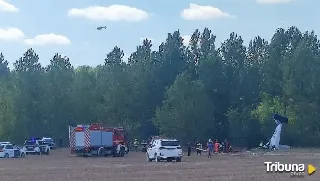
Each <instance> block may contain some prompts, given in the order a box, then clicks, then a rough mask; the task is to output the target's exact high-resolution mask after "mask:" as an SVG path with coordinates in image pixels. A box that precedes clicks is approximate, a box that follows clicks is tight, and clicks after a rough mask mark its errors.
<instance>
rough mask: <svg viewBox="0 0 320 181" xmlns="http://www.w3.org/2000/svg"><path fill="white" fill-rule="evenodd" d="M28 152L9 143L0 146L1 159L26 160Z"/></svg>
mask: <svg viewBox="0 0 320 181" xmlns="http://www.w3.org/2000/svg"><path fill="white" fill-rule="evenodd" d="M25 156H26V151H25V150H24V149H21V148H19V147H18V146H16V145H13V144H11V143H9V142H6V143H3V142H2V144H0V158H18V157H21V158H24V157H25Z"/></svg>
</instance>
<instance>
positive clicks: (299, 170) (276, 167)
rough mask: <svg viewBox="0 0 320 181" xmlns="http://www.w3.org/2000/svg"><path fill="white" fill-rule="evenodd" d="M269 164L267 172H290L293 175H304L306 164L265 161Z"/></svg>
mask: <svg viewBox="0 0 320 181" xmlns="http://www.w3.org/2000/svg"><path fill="white" fill-rule="evenodd" d="M264 164H265V165H266V166H267V172H268V173H270V172H278V173H283V172H286V173H290V174H291V176H304V175H305V165H304V164H287V163H285V164H282V163H280V162H264Z"/></svg>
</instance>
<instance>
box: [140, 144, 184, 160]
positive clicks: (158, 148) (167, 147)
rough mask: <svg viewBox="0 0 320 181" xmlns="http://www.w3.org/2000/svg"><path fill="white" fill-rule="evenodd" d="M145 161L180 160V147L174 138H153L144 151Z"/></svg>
mask: <svg viewBox="0 0 320 181" xmlns="http://www.w3.org/2000/svg"><path fill="white" fill-rule="evenodd" d="M146 159H147V161H149V162H151V161H153V160H154V161H156V162H160V161H162V160H166V161H168V162H171V161H173V160H175V161H176V162H181V160H182V148H181V146H180V143H179V141H178V140H176V139H154V140H153V141H152V142H151V144H150V145H149V146H148V149H147V153H146Z"/></svg>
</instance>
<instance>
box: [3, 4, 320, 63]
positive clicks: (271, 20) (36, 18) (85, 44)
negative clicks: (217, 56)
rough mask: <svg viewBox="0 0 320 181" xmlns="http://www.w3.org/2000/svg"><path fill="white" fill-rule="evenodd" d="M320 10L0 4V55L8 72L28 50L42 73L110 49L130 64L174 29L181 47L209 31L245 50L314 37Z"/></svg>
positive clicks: (98, 58) (100, 58) (319, 30)
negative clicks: (288, 31) (279, 36)
mask: <svg viewBox="0 0 320 181" xmlns="http://www.w3.org/2000/svg"><path fill="white" fill-rule="evenodd" d="M319 7H320V1H319V0H194V1H189V0H183V1H182V0H181V1H173V0H171V1H169V0H161V1H155V0H153V1H150V0H90V1H88V0H74V1H72V0H69V1H66V0H64V1H62V0H0V52H3V54H4V56H5V57H6V59H7V60H8V61H9V62H10V64H11V65H10V66H12V63H13V62H14V61H15V60H16V59H18V58H19V57H21V56H22V55H23V53H24V52H25V51H26V50H27V49H28V48H31V47H32V48H34V49H35V51H36V52H37V53H38V54H39V56H40V62H41V64H42V65H47V64H48V63H49V61H50V59H51V58H52V57H53V55H54V53H61V54H63V55H66V56H68V57H70V61H71V63H72V64H73V65H74V66H79V65H98V64H102V63H103V62H104V58H105V56H106V54H107V53H108V52H110V51H111V50H112V48H113V47H114V46H119V47H120V48H122V49H123V50H124V52H125V53H126V54H127V56H128V55H129V54H130V53H132V52H133V51H135V49H136V46H137V45H139V44H140V43H141V39H143V38H150V39H152V40H153V45H154V46H155V47H154V48H155V49H156V48H157V47H158V45H159V44H160V43H161V42H162V41H164V40H165V38H166V34H167V33H169V32H173V31H175V30H177V29H179V30H180V32H181V35H182V36H184V37H185V40H186V41H185V42H186V43H187V41H188V37H189V36H190V34H192V33H193V31H194V30H195V29H197V28H198V29H201V30H202V29H203V28H204V27H208V28H209V29H211V30H212V31H213V32H214V34H215V35H216V36H217V44H218V45H220V43H221V42H222V41H223V40H225V39H226V38H228V36H229V34H230V33H231V32H232V31H234V32H236V33H238V34H239V35H241V36H242V37H243V38H244V40H245V43H246V44H247V43H248V42H249V40H250V39H252V38H254V37H255V36H257V35H260V36H262V37H264V38H266V39H268V40H270V38H271V37H272V35H273V33H274V32H275V30H276V28H278V27H284V28H287V27H289V26H292V25H294V26H297V27H298V28H299V29H300V30H301V31H307V30H314V31H315V32H316V34H317V35H320V24H319V17H320V10H319ZM98 26H107V29H106V30H104V31H98V30H97V29H96V28H97V27H98Z"/></svg>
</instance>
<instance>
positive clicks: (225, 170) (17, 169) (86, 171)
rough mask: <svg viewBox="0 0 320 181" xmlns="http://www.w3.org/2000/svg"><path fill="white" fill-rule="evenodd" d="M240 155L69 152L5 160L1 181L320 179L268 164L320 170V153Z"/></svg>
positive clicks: (0, 162)
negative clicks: (149, 158) (273, 169)
mask: <svg viewBox="0 0 320 181" xmlns="http://www.w3.org/2000/svg"><path fill="white" fill-rule="evenodd" d="M270 154H271V153H269V154H268V155H266V154H264V155H262V154H261V153H259V154H256V155H253V154H252V153H250V154H249V153H246V154H245V153H242V154H241V155H216V156H214V157H212V158H211V159H208V158H207V157H206V156H195V155H193V156H191V157H186V156H185V157H184V158H183V161H182V162H181V163H175V162H172V163H165V162H164V163H154V162H153V163H147V162H146V161H145V156H144V153H133V152H130V153H129V155H127V156H126V157H124V158H112V157H110V158H78V157H74V156H72V155H70V154H69V151H68V150H67V149H60V150H54V151H52V152H51V155H49V156H46V155H41V156H33V155H32V156H28V157H26V158H24V159H18V158H17V159H1V160H0V181H14V180H19V181H29V180H30V181H60V180H61V181H76V180H77V181H91V180H92V181H112V180H116V181H131V180H132V181H134V180H136V181H144V180H145V181H174V180H179V181H187V180H194V181H200V180H214V181H218V180H235V181H261V180H268V181H272V180H274V181H281V180H320V170H319V171H318V173H317V172H316V173H314V174H313V175H311V176H309V175H306V176H304V177H303V178H297V177H296V178H293V177H290V174H288V173H282V174H281V173H280V174H279V173H278V174H276V173H266V167H265V166H264V164H263V162H265V161H280V162H282V163H304V164H313V165H314V166H315V167H318V168H319V169H320V150H291V151H290V152H273V153H272V154H273V155H270Z"/></svg>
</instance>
